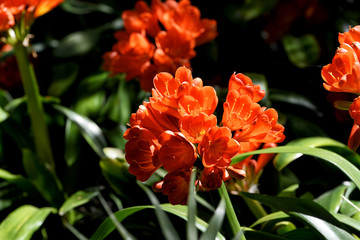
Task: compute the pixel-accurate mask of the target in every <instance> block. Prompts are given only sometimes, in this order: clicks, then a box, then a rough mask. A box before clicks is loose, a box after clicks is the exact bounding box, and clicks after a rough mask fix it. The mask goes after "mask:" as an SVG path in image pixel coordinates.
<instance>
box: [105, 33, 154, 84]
mask: <svg viewBox="0 0 360 240" xmlns="http://www.w3.org/2000/svg"><path fill="white" fill-rule="evenodd" d="M115 35H116V38H117V39H118V42H117V43H116V44H115V45H114V46H113V51H111V52H107V53H105V54H104V56H103V58H104V65H103V67H104V69H105V70H108V71H110V72H111V73H112V74H113V75H114V74H117V73H126V79H127V80H130V79H132V78H134V77H137V76H139V75H140V74H141V73H142V70H143V68H144V66H146V64H148V63H149V62H150V59H151V58H152V56H153V54H154V51H155V46H154V44H152V43H150V42H149V41H148V39H147V38H146V37H145V36H144V35H142V34H141V33H131V34H128V33H126V32H124V31H119V32H117V33H116V34H115Z"/></svg>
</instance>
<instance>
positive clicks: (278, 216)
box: [250, 212, 289, 228]
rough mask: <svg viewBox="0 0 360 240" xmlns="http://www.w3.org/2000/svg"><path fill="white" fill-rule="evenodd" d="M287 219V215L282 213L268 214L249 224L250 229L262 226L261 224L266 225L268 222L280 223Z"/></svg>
mask: <svg viewBox="0 0 360 240" xmlns="http://www.w3.org/2000/svg"><path fill="white" fill-rule="evenodd" d="M287 218H289V215H288V214H286V213H284V212H273V213H269V214H268V215H266V216H264V217H262V218H259V219H258V220H256V222H254V223H253V224H251V226H250V228H254V227H255V226H256V225H259V224H263V223H266V222H268V221H274V220H278V221H282V220H284V219H287Z"/></svg>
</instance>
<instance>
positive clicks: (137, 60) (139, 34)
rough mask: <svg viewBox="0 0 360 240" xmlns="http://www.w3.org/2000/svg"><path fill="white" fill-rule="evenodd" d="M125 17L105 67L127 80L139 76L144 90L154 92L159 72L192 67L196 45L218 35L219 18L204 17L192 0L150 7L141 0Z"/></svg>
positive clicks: (154, 3) (172, 0)
mask: <svg viewBox="0 0 360 240" xmlns="http://www.w3.org/2000/svg"><path fill="white" fill-rule="evenodd" d="M122 19H123V21H124V28H125V30H121V31H118V32H116V33H115V34H114V35H115V38H116V40H117V42H116V43H115V44H114V45H113V47H112V51H109V52H106V53H105V54H104V56H103V59H104V64H103V68H104V69H105V70H106V71H109V72H110V73H111V74H112V75H115V74H118V73H126V80H131V79H134V78H137V79H138V80H139V81H140V86H141V88H142V89H143V90H145V91H151V89H152V87H153V82H152V80H153V78H154V76H155V75H156V73H159V72H169V73H172V74H174V73H175V71H176V69H177V68H178V67H180V66H186V67H188V68H190V59H192V58H193V57H195V55H196V52H195V50H194V48H195V47H196V46H198V45H201V44H204V43H206V42H209V41H211V40H213V39H214V38H215V37H216V36H217V24H216V21H215V20H210V19H205V18H204V19H202V18H201V16H200V10H199V9H198V8H197V7H195V6H193V5H191V3H190V1H189V0H180V2H176V1H175V0H166V1H165V2H162V1H161V0H152V3H151V6H149V5H148V4H147V3H146V2H144V1H138V2H136V5H135V9H134V10H126V11H124V12H123V13H122Z"/></svg>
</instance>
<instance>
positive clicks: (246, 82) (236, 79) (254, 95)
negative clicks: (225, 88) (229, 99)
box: [229, 73, 265, 102]
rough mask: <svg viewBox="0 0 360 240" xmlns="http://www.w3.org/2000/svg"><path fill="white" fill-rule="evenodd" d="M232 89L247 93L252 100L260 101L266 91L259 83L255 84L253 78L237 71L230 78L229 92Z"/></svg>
mask: <svg viewBox="0 0 360 240" xmlns="http://www.w3.org/2000/svg"><path fill="white" fill-rule="evenodd" d="M231 90H236V91H238V92H239V93H240V94H241V95H247V96H249V97H250V99H251V101H252V102H259V101H260V100H261V99H263V98H264V96H265V91H264V90H261V88H260V86H259V85H254V84H253V82H252V80H251V79H250V78H249V77H248V76H245V75H244V74H242V73H238V74H236V75H235V73H234V74H233V75H232V76H231V77H230V80H229V92H230V91H231Z"/></svg>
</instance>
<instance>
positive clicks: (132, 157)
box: [124, 126, 161, 181]
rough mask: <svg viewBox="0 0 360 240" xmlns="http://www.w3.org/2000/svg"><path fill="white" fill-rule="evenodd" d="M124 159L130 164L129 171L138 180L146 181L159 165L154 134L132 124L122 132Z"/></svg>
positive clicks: (157, 145)
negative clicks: (124, 141)
mask: <svg viewBox="0 0 360 240" xmlns="http://www.w3.org/2000/svg"><path fill="white" fill-rule="evenodd" d="M124 138H125V139H126V140H129V141H128V142H127V143H126V144H125V152H126V154H125V159H126V161H127V162H128V163H129V164H130V167H129V172H130V173H131V174H133V175H135V176H136V178H137V179H138V180H140V181H146V180H147V179H149V177H150V176H151V175H152V174H153V173H154V172H155V171H156V170H157V169H158V168H159V167H161V162H160V161H159V160H158V158H157V153H158V151H159V149H160V145H159V143H158V142H157V139H156V136H155V135H154V134H153V133H151V132H150V131H149V130H147V129H145V128H141V127H139V126H134V127H132V128H130V129H128V131H126V133H125V134H124Z"/></svg>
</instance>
